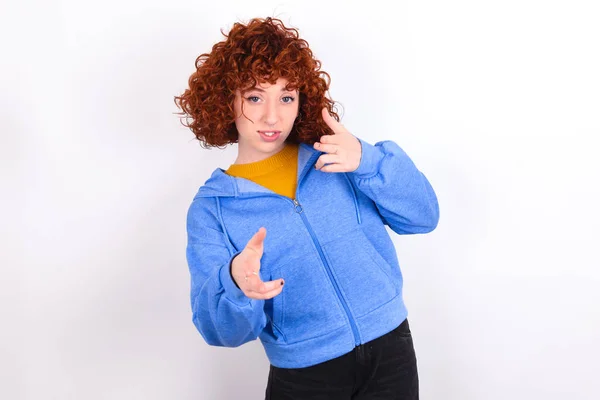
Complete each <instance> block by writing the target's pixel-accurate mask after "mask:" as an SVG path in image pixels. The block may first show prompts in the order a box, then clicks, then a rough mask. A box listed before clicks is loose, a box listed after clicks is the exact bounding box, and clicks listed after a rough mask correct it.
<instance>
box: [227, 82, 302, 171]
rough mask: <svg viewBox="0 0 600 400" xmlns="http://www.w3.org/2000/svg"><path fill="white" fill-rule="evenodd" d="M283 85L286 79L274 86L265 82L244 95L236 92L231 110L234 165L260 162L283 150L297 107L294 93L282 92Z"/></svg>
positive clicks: (297, 102) (297, 100)
mask: <svg viewBox="0 0 600 400" xmlns="http://www.w3.org/2000/svg"><path fill="white" fill-rule="evenodd" d="M287 83H288V81H287V79H285V78H279V79H278V80H277V82H276V83H275V84H274V85H271V84H270V83H266V82H265V83H261V84H259V85H258V86H257V87H255V88H253V89H250V90H248V91H246V92H244V93H241V92H240V91H239V90H237V91H236V94H235V100H234V104H233V108H234V111H235V117H236V118H235V126H236V128H237V131H238V157H237V159H236V160H235V163H234V164H247V163H251V162H256V161H261V160H264V159H265V158H268V157H270V156H272V155H274V154H276V153H278V152H279V151H281V150H283V148H284V147H285V140H286V138H287V137H288V136H289V134H290V132H291V131H292V127H293V126H294V121H295V120H296V116H297V115H298V105H299V93H298V91H297V90H292V91H289V90H285V85H286V84H287ZM242 110H243V113H242ZM273 132H275V133H274V134H273ZM271 134H273V135H272V136H271V137H269V136H268V135H271Z"/></svg>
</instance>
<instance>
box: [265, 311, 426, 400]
mask: <svg viewBox="0 0 600 400" xmlns="http://www.w3.org/2000/svg"><path fill="white" fill-rule="evenodd" d="M265 398H266V400H295V399H298V400H300V399H302V400H317V399H318V400H329V399H333V400H338V399H339V400H375V399H377V400H418V399H419V378H418V374H417V359H416V356H415V349H414V347H413V340H412V336H411V332H410V328H409V326H408V320H405V321H404V322H403V323H402V324H400V325H399V326H398V327H397V328H396V329H394V330H393V331H391V332H389V333H387V334H385V335H383V336H381V337H379V338H377V339H374V340H372V341H370V342H368V343H365V344H362V345H360V346H357V347H355V348H354V350H352V351H351V352H349V353H346V354H344V355H342V356H340V357H337V358H334V359H332V360H329V361H325V362H323V363H320V364H316V365H313V366H310V367H306V368H278V367H275V366H273V365H271V367H270V369H269V379H268V382H267V389H266V397H265Z"/></svg>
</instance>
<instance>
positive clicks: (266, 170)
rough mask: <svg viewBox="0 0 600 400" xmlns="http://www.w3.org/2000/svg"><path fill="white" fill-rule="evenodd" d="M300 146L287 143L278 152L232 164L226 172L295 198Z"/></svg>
mask: <svg viewBox="0 0 600 400" xmlns="http://www.w3.org/2000/svg"><path fill="white" fill-rule="evenodd" d="M298 147H299V145H297V144H294V143H286V146H285V147H284V148H283V150H281V151H280V152H279V153H277V154H274V155H272V156H270V157H268V158H265V159H264V160H260V161H256V162H252V163H247V164H231V165H230V166H229V168H228V169H227V171H225V173H226V174H228V175H231V176H236V177H239V178H246V179H249V180H251V181H253V182H255V183H257V184H259V185H261V186H264V187H266V188H268V189H271V190H272V191H274V192H275V193H277V194H280V195H282V196H287V197H289V198H290V199H294V198H295V195H296V184H297V182H296V177H297V174H298Z"/></svg>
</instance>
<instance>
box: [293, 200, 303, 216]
mask: <svg viewBox="0 0 600 400" xmlns="http://www.w3.org/2000/svg"><path fill="white" fill-rule="evenodd" d="M292 201H293V202H294V210H295V211H296V212H297V213H298V214H300V213H302V206H301V205H300V203H298V200H296V199H292Z"/></svg>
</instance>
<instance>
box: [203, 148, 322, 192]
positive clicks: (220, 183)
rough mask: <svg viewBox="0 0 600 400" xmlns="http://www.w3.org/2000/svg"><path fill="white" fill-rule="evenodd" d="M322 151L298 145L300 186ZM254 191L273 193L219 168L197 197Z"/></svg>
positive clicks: (298, 178) (298, 177)
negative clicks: (306, 171) (306, 172)
mask: <svg viewBox="0 0 600 400" xmlns="http://www.w3.org/2000/svg"><path fill="white" fill-rule="evenodd" d="M320 153H321V152H320V151H318V150H315V149H314V148H313V147H312V146H311V145H309V144H306V143H300V145H299V147H298V175H297V176H296V178H297V180H298V186H300V180H301V179H302V177H303V176H304V175H305V173H304V171H305V170H307V168H310V167H311V166H312V165H314V163H315V162H316V159H317V157H316V156H315V155H318V154H320ZM253 193H272V190H270V189H267V188H266V187H264V186H261V185H259V184H257V183H255V182H253V181H251V180H249V179H246V178H240V177H236V176H231V175H228V174H226V173H225V170H223V169H221V168H217V169H215V170H214V171H213V173H212V175H211V176H210V178H208V180H207V181H206V182H205V183H204V185H202V186H201V187H200V189H199V190H198V194H196V197H244V196H247V195H250V194H253Z"/></svg>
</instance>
